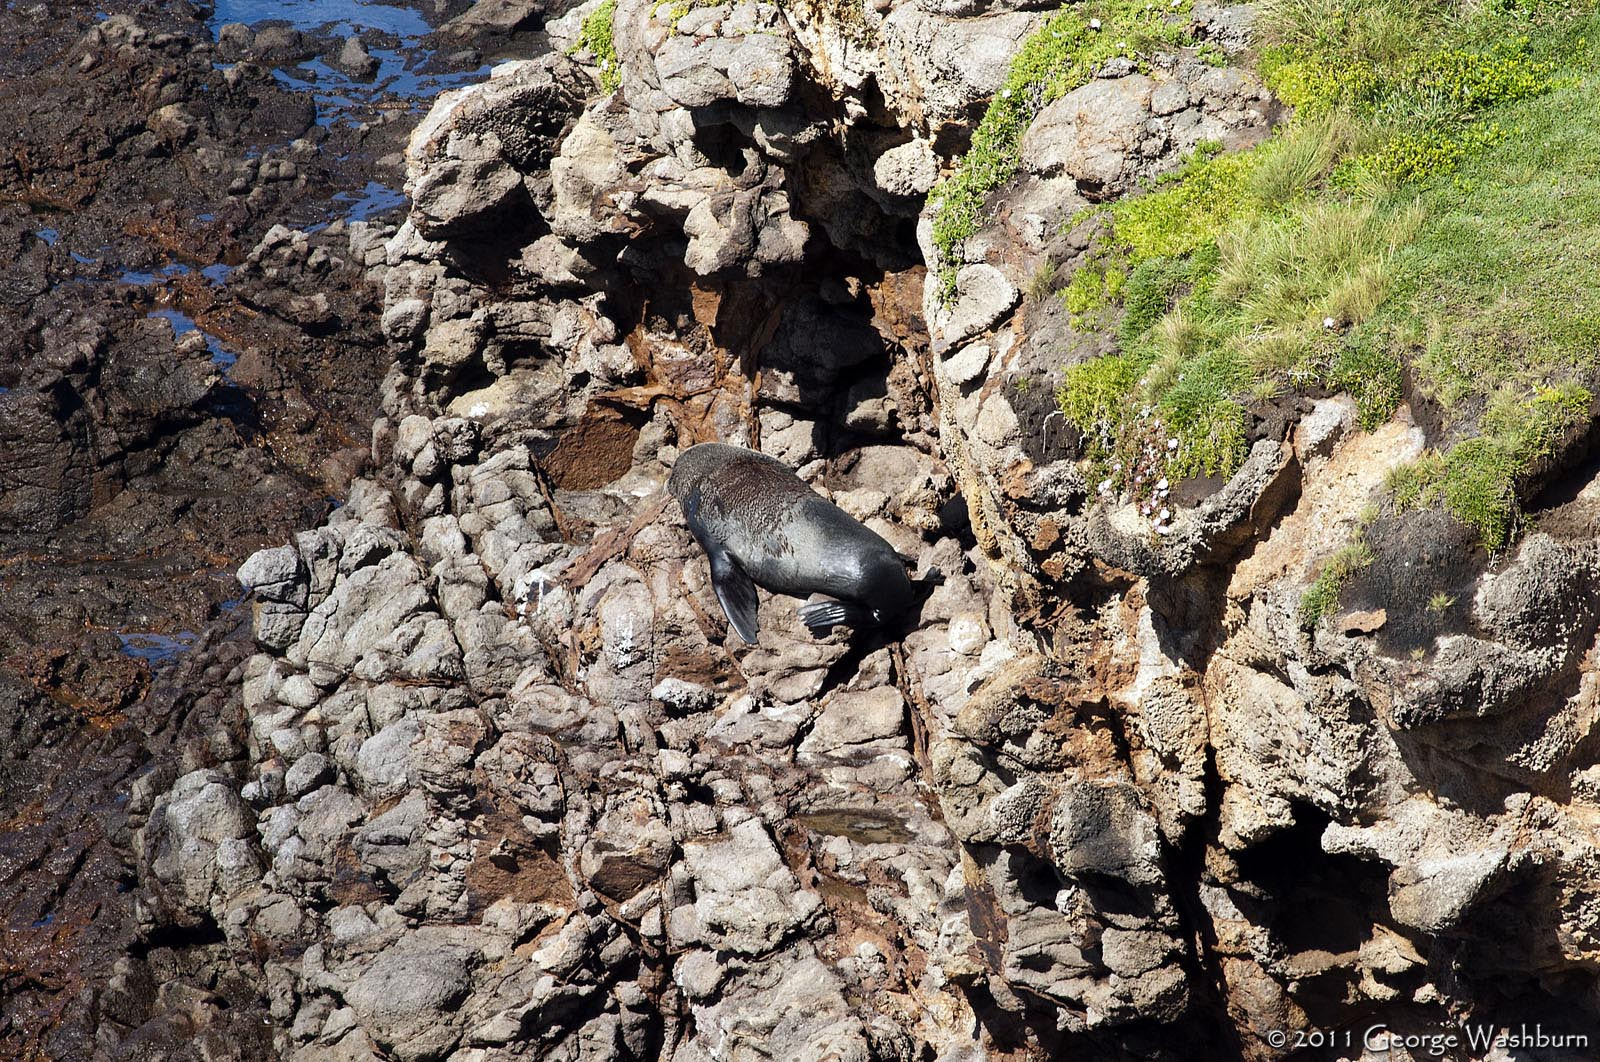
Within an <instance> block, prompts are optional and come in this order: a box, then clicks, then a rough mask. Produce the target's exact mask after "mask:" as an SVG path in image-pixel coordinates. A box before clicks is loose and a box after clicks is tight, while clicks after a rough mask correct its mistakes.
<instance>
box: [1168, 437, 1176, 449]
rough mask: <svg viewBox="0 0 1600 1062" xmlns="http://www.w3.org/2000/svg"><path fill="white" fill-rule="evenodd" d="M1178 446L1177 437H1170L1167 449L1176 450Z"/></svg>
mask: <svg viewBox="0 0 1600 1062" xmlns="http://www.w3.org/2000/svg"><path fill="white" fill-rule="evenodd" d="M1177 448H1178V440H1177V439H1168V440H1167V449H1169V450H1176V449H1177Z"/></svg>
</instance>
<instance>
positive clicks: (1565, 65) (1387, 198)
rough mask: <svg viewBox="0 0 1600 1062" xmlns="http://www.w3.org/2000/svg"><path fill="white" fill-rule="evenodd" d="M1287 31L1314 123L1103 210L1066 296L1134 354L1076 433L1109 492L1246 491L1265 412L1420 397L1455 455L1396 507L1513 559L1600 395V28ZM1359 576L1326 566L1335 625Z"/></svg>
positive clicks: (1562, 14)
mask: <svg viewBox="0 0 1600 1062" xmlns="http://www.w3.org/2000/svg"><path fill="white" fill-rule="evenodd" d="M1259 25H1260V27H1261V33H1262V36H1263V40H1264V42H1265V46H1264V48H1263V51H1262V54H1261V57H1260V70H1261V73H1262V75H1263V76H1264V77H1265V78H1266V79H1267V81H1268V83H1269V85H1270V86H1271V87H1272V88H1273V90H1274V91H1275V92H1276V93H1277V94H1278V95H1279V96H1280V98H1282V99H1283V100H1285V101H1286V102H1288V103H1290V104H1293V105H1294V106H1295V107H1296V111H1295V114H1294V116H1293V118H1292V120H1291V121H1289V122H1288V123H1287V124H1286V125H1285V126H1284V127H1283V128H1281V129H1280V130H1278V131H1277V133H1276V134H1275V135H1274V136H1272V137H1271V138H1270V139H1269V140H1268V141H1267V142H1265V143H1263V144H1262V145H1260V146H1259V147H1257V148H1255V149H1253V150H1250V151H1245V152H1239V153H1232V154H1224V153H1220V152H1219V151H1217V150H1216V149H1215V148H1214V147H1212V146H1205V145H1203V146H1202V147H1201V149H1199V150H1197V151H1196V152H1195V153H1194V155H1193V156H1192V157H1191V158H1189V159H1188V160H1186V161H1185V163H1184V164H1183V165H1182V166H1181V167H1180V168H1179V169H1178V170H1177V171H1176V172H1175V173H1174V174H1171V175H1169V176H1168V177H1167V178H1166V179H1164V180H1161V181H1158V182H1157V183H1155V184H1154V185H1152V186H1151V187H1150V188H1148V189H1147V190H1146V191H1145V192H1144V194H1141V195H1136V196H1131V197H1128V198H1126V199H1123V200H1121V201H1119V202H1116V203H1113V204H1110V205H1109V206H1107V207H1104V208H1101V209H1100V210H1098V212H1097V213H1098V216H1099V219H1100V221H1101V225H1100V228H1101V231H1103V232H1106V233H1108V235H1105V236H1103V237H1101V238H1099V241H1098V243H1097V246H1096V247H1095V248H1094V249H1093V251H1092V252H1091V255H1090V258H1089V260H1088V264H1086V265H1084V266H1083V267H1081V268H1080V269H1079V270H1078V271H1077V272H1076V273H1075V274H1074V275H1073V276H1071V277H1067V278H1064V279H1065V283H1064V284H1063V286H1062V288H1061V291H1060V294H1061V296H1062V298H1064V299H1065V300H1066V304H1067V307H1068V309H1069V310H1070V311H1071V313H1072V315H1073V321H1074V323H1075V324H1076V325H1078V326H1080V327H1085V328H1089V327H1103V326H1104V325H1106V324H1108V323H1109V322H1111V321H1114V320H1117V315H1118V314H1120V323H1119V324H1118V325H1117V337H1118V340H1119V348H1120V349H1119V351H1118V352H1116V353H1113V354H1111V355H1108V356H1106V357H1102V358H1098V359H1095V360H1092V361H1089V362H1085V363H1083V364H1079V365H1074V366H1071V367H1069V368H1067V369H1066V370H1065V373H1064V377H1063V381H1062V385H1061V387H1060V389H1059V392H1058V397H1059V401H1060V406H1061V409H1062V412H1063V414H1064V415H1065V416H1066V418H1067V419H1068V420H1069V421H1071V422H1072V423H1073V424H1075V425H1076V426H1077V427H1078V428H1079V429H1080V430H1081V431H1083V433H1084V437H1085V440H1086V446H1087V458H1088V460H1089V461H1090V463H1091V464H1092V465H1093V466H1094V468H1093V470H1092V471H1093V475H1094V478H1095V479H1098V480H1100V481H1101V483H1102V493H1107V492H1108V491H1109V492H1128V493H1131V494H1132V495H1133V496H1135V497H1136V498H1137V497H1141V496H1145V495H1147V494H1148V493H1149V490H1150V489H1151V484H1152V483H1153V482H1156V481H1158V479H1159V478H1173V479H1176V478H1180V477H1183V476H1192V475H1201V474H1214V475H1228V474H1231V473H1232V472H1233V471H1234V470H1235V469H1237V467H1238V466H1239V464H1240V463H1241V462H1242V461H1243V459H1244V457H1245V454H1246V450H1247V445H1248V439H1249V431H1248V429H1249V425H1250V423H1251V419H1250V414H1249V412H1248V410H1249V407H1250V406H1251V404H1252V403H1256V402H1260V401H1264V400H1269V399H1271V398H1273V397H1275V396H1277V395H1280V394H1284V393H1290V392H1293V391H1296V390H1304V389H1310V388H1329V389H1335V390H1342V391H1346V392H1348V393H1350V394H1351V395H1352V396H1353V397H1354V398H1355V400H1356V402H1357V405H1358V408H1359V411H1360V420H1361V423H1362V425H1363V426H1364V427H1369V428H1370V427H1373V426H1376V425H1377V424H1379V423H1381V422H1382V421H1384V420H1386V419H1387V418H1388V417H1389V416H1390V415H1391V414H1392V413H1393V411H1394V409H1395V407H1396V406H1397V405H1398V404H1399V402H1400V401H1401V398H1402V395H1403V388H1404V386H1405V381H1406V379H1407V376H1408V373H1409V378H1410V381H1411V385H1412V386H1414V387H1416V388H1417V389H1418V390H1419V391H1420V392H1421V393H1422V394H1424V395H1426V396H1427V397H1429V398H1430V399H1432V400H1434V401H1437V402H1438V403H1439V404H1440V405H1441V406H1442V407H1443V408H1444V410H1445V416H1446V436H1445V438H1444V440H1442V442H1443V445H1441V448H1440V452H1438V453H1432V454H1430V455H1428V456H1426V457H1425V458H1424V459H1423V460H1422V461H1420V462H1418V464H1417V465H1416V466H1415V468H1414V469H1412V470H1410V471H1408V472H1406V473H1404V474H1403V475H1401V476H1399V477H1397V479H1396V481H1395V483H1394V488H1395V489H1394V497H1395V502H1396V504H1397V505H1401V506H1405V505H1443V506H1445V507H1446V508H1448V509H1449V510H1450V511H1451V512H1452V513H1454V514H1455V515H1456V516H1457V517H1459V518H1460V519H1462V520H1464V521H1465V522H1467V523H1469V524H1471V525H1472V526H1473V527H1475V528H1476V529H1477V530H1478V532H1479V534H1480V535H1481V537H1482V540H1483V542H1484V544H1485V545H1486V546H1488V547H1489V548H1491V549H1495V548H1499V547H1501V546H1503V545H1504V544H1505V543H1506V542H1507V541H1509V539H1510V538H1511V536H1512V535H1514V533H1515V531H1516V527H1517V522H1518V513H1519V508H1518V506H1519V501H1518V498H1519V492H1520V491H1523V490H1524V489H1525V488H1526V485H1527V479H1528V477H1529V475H1530V474H1531V473H1532V472H1534V471H1535V470H1536V469H1538V468H1539V467H1540V466H1541V464H1542V463H1544V462H1546V461H1547V460H1548V459H1549V458H1550V457H1552V456H1553V454H1554V452H1555V450H1556V449H1557V448H1558V446H1559V445H1561V444H1562V443H1563V442H1564V441H1565V440H1567V439H1569V438H1570V437H1571V435H1572V434H1573V430H1574V426H1575V425H1577V424H1578V423H1579V422H1580V421H1581V420H1583V419H1584V418H1586V417H1588V416H1589V415H1590V407H1591V404H1592V401H1591V394H1590V390H1589V388H1590V387H1591V386H1592V385H1593V383H1594V381H1595V379H1596V377H1597V375H1600V298H1597V297H1596V296H1595V295H1594V292H1595V291H1596V290H1597V288H1600V252H1596V250H1595V248H1597V247H1600V172H1597V170H1596V167H1595V166H1594V165H1593V163H1592V160H1593V159H1594V158H1595V157H1596V154H1597V152H1600V111H1597V110H1596V109H1595V108H1594V106H1593V97H1594V91H1595V73H1596V70H1597V69H1600V47H1597V46H1600V16H1597V15H1596V13H1595V11H1594V5H1592V4H1579V3H1561V2H1557V0H1503V2H1500V3H1497V4H1494V5H1476V4H1474V5H1464V4H1459V3H1446V2H1431V3H1430V2H1424V3H1422V4H1420V5H1418V4H1401V3H1400V2H1399V0H1348V2H1346V0H1339V2H1335V0H1273V2H1269V3H1268V4H1266V5H1265V6H1264V7H1263V9H1262V13H1261V19H1260V23H1259ZM1076 221H1077V223H1082V222H1083V221H1084V219H1082V218H1080V219H1076ZM1152 453H1155V454H1157V455H1158V456H1159V457H1160V458H1161V460H1160V461H1158V462H1156V463H1155V464H1152V462H1151V460H1150V456H1151V454H1152ZM1350 559H1351V558H1346V560H1350ZM1348 570H1349V565H1348V564H1343V565H1332V564H1330V566H1329V567H1328V568H1325V570H1324V575H1323V577H1322V578H1319V580H1318V587H1320V589H1318V588H1314V596H1313V595H1308V597H1310V598H1311V599H1310V600H1309V601H1308V603H1307V607H1308V611H1311V612H1316V611H1317V607H1320V606H1322V605H1330V604H1331V602H1332V601H1335V600H1336V599H1337V586H1338V584H1339V583H1340V582H1341V581H1342V579H1343V578H1344V577H1345V575H1347V574H1348ZM1341 572H1342V574H1341ZM1313 606H1316V607H1313Z"/></svg>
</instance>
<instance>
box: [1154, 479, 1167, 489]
mask: <svg viewBox="0 0 1600 1062" xmlns="http://www.w3.org/2000/svg"><path fill="white" fill-rule="evenodd" d="M1167 485H1168V484H1167V477H1166V476H1162V477H1161V480H1160V481H1159V482H1158V483H1157V484H1156V490H1166V489H1167Z"/></svg>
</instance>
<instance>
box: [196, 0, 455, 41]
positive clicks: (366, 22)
mask: <svg viewBox="0 0 1600 1062" xmlns="http://www.w3.org/2000/svg"><path fill="white" fill-rule="evenodd" d="M268 19H283V20H285V21H287V22H288V23H289V24H290V25H291V26H293V27H294V28H295V29H298V30H322V29H323V28H324V27H330V28H329V29H328V32H330V33H338V34H340V35H342V36H346V37H348V36H351V35H352V34H355V33H359V32H360V31H361V30H364V29H375V30H382V31H383V32H385V33H392V34H394V35H395V36H396V37H420V36H422V35H423V34H425V33H427V32H428V23H427V21H426V20H424V19H423V17H422V16H421V15H420V14H418V13H417V12H415V11H413V10H411V9H410V8H405V7H395V6H393V5H390V4H379V3H369V2H367V0H217V4H216V9H215V11H214V12H213V14H212V16H211V19H210V26H211V32H212V33H215V32H216V31H217V30H219V29H220V28H222V27H223V26H225V25H227V24H228V23H230V22H243V23H245V24H246V25H254V24H255V23H257V22H266V21H267V20H268Z"/></svg>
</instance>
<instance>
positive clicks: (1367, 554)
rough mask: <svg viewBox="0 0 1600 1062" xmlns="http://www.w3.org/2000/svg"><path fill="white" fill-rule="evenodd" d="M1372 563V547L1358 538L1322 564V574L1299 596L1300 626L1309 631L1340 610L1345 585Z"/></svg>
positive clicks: (1318, 574) (1319, 573)
mask: <svg viewBox="0 0 1600 1062" xmlns="http://www.w3.org/2000/svg"><path fill="white" fill-rule="evenodd" d="M1372 560H1373V554H1372V548H1371V547H1370V546H1368V545H1367V544H1366V543H1365V542H1362V541H1361V540H1360V539H1359V538H1357V539H1356V541H1354V542H1351V543H1350V544H1349V545H1347V546H1343V547H1341V548H1340V549H1339V550H1338V551H1337V552H1335V553H1334V554H1333V556H1331V557H1329V558H1328V559H1327V560H1325V561H1323V562H1322V571H1320V572H1318V573H1317V577H1316V579H1315V580H1313V581H1312V583H1311V586H1310V587H1309V588H1308V589H1307V590H1306V592H1305V593H1304V594H1302V595H1300V625H1301V626H1302V627H1304V628H1306V629H1307V630H1309V629H1311V628H1312V627H1315V626H1316V625H1317V623H1318V622H1319V621H1320V620H1321V619H1322V617H1324V616H1327V615H1329V614H1331V613H1332V612H1333V611H1334V609H1336V608H1338V607H1339V595H1340V594H1341V593H1342V592H1343V591H1344V584H1345V583H1346V582H1348V581H1349V579H1350V577H1351V576H1352V575H1354V574H1355V573H1356V572H1358V571H1360V570H1361V569H1363V568H1365V567H1366V566H1367V565H1369V564H1371V563H1372Z"/></svg>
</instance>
